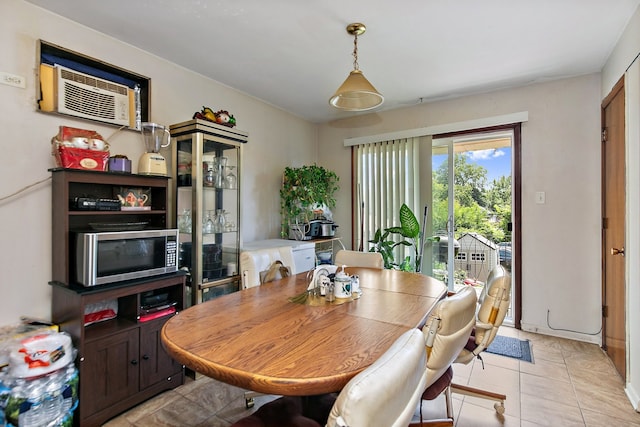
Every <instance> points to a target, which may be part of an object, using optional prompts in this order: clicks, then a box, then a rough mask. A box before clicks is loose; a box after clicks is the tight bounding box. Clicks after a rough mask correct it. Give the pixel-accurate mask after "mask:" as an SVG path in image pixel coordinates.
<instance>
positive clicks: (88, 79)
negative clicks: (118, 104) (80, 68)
mask: <svg viewBox="0 0 640 427" xmlns="http://www.w3.org/2000/svg"><path fill="white" fill-rule="evenodd" d="M60 78H62V79H63V80H71V81H74V82H76V83H82V84H85V85H87V86H91V87H97V88H99V89H104V90H108V91H110V92H113V93H117V94H120V95H127V88H126V86H122V85H119V84H115V83H111V82H109V81H107V80H102V79H96V78H95V77H92V76H89V75H86V74H80V73H74V72H73V71H71V70H68V69H65V68H62V69H60Z"/></svg>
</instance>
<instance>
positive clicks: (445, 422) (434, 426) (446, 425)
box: [409, 386, 453, 427]
mask: <svg viewBox="0 0 640 427" xmlns="http://www.w3.org/2000/svg"><path fill="white" fill-rule="evenodd" d="M443 393H444V399H445V405H446V411H447V418H438V419H434V420H421V421H420V422H413V423H411V424H409V426H410V427H417V426H422V427H424V426H429V427H453V404H452V400H451V386H449V387H447V388H446V389H444V391H443ZM420 404H421V405H422V401H421V402H420ZM420 416H422V409H421V410H420Z"/></svg>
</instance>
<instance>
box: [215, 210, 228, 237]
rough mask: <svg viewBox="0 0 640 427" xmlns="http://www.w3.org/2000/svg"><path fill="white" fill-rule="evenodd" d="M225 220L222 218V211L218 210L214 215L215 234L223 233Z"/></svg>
mask: <svg viewBox="0 0 640 427" xmlns="http://www.w3.org/2000/svg"><path fill="white" fill-rule="evenodd" d="M225 220H226V218H225V217H224V210H223V209H218V211H217V213H216V225H215V229H216V233H224V232H225V228H224V224H225Z"/></svg>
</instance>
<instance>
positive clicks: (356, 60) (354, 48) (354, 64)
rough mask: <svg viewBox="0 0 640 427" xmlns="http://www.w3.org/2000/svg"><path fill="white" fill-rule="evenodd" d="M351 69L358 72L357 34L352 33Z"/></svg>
mask: <svg viewBox="0 0 640 427" xmlns="http://www.w3.org/2000/svg"><path fill="white" fill-rule="evenodd" d="M353 36H354V37H353V69H354V70H359V69H360V68H359V67H358V33H357V32H356V33H354V35H353Z"/></svg>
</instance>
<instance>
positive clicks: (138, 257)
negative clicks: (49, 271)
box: [75, 230, 178, 286]
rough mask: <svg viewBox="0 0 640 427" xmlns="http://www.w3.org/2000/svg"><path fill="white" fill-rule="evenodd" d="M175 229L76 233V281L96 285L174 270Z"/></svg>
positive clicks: (85, 284)
mask: <svg viewBox="0 0 640 427" xmlns="http://www.w3.org/2000/svg"><path fill="white" fill-rule="evenodd" d="M177 254H178V230H141V231H114V232H100V233H77V234H76V239H75V262H76V268H75V270H76V277H75V280H76V282H78V283H80V284H81V285H83V286H97V285H104V284H107V283H113V282H120V281H123V280H131V279H138V278H143V277H149V276H155V275H160V274H166V273H172V272H175V271H177V270H178V256H177Z"/></svg>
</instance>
